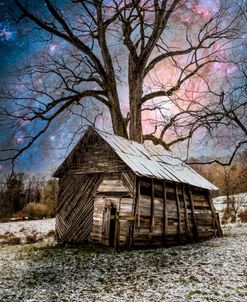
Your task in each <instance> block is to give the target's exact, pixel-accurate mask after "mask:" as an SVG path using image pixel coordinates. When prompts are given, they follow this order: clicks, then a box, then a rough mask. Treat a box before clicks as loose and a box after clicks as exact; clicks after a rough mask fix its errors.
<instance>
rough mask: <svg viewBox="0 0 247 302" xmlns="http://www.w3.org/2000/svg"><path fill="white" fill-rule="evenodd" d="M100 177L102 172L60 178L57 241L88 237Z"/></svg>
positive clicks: (81, 239)
mask: <svg viewBox="0 0 247 302" xmlns="http://www.w3.org/2000/svg"><path fill="white" fill-rule="evenodd" d="M102 178H103V176H102V174H90V175H68V176H67V177H65V178H64V179H61V183H60V193H59V198H58V205H57V215H56V233H57V238H58V241H59V242H82V241H85V240H89V239H90V232H91V230H92V224H93V206H94V195H95V192H96V190H97V187H98V186H99V184H100V183H101V181H102Z"/></svg>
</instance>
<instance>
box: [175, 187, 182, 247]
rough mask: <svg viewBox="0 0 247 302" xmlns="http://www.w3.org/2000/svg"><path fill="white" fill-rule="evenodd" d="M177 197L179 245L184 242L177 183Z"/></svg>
mask: <svg viewBox="0 0 247 302" xmlns="http://www.w3.org/2000/svg"><path fill="white" fill-rule="evenodd" d="M175 196H176V206H177V215H178V227H177V236H178V241H179V243H180V242H181V241H182V226H181V209H180V200H179V194H178V184H177V183H175Z"/></svg>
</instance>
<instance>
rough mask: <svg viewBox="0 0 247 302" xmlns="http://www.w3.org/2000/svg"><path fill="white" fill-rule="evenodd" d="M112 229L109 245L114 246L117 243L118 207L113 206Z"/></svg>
mask: <svg viewBox="0 0 247 302" xmlns="http://www.w3.org/2000/svg"><path fill="white" fill-rule="evenodd" d="M110 217H111V218H110V231H109V246H114V243H115V230H116V207H115V206H113V205H112V206H111V216H110Z"/></svg>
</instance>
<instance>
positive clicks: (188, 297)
mask: <svg viewBox="0 0 247 302" xmlns="http://www.w3.org/2000/svg"><path fill="white" fill-rule="evenodd" d="M201 293H202V292H201V291H200V290H191V291H190V292H189V293H188V295H187V299H191V298H193V296H195V295H199V294H201Z"/></svg>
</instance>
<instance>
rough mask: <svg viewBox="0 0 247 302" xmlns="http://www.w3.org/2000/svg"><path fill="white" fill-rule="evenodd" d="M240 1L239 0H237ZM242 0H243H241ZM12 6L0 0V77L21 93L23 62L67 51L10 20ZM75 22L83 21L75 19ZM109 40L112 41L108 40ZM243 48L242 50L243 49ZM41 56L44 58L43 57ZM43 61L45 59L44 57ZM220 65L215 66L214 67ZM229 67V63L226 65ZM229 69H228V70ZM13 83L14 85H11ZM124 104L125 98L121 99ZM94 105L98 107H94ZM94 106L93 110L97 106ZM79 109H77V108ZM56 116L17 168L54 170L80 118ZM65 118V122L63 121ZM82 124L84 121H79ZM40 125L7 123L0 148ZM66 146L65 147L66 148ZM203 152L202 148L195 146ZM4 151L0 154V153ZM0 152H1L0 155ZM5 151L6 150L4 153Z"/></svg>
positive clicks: (204, 5) (192, 9) (211, 4)
mask: <svg viewBox="0 0 247 302" xmlns="http://www.w3.org/2000/svg"><path fill="white" fill-rule="evenodd" d="M239 1H241V0H239ZM243 1H244V0H243ZM31 3H32V7H33V9H34V10H35V11H36V12H40V13H43V12H44V11H45V9H46V6H45V4H44V1H42V0H41V1H31ZM57 3H58V4H59V5H61V6H64V5H65V3H66V1H64V0H60V1H57ZM218 5H219V1H217V0H216V1H215V0H194V1H192V2H191V3H189V4H188V5H187V6H186V10H185V11H184V13H183V14H182V15H178V16H177V17H176V18H177V19H176V20H175V22H177V23H178V24H179V23H182V24H183V25H184V26H186V27H188V28H189V27H190V23H191V16H193V14H194V15H195V16H196V18H208V17H209V16H210V14H212V13H213V12H215V11H216V10H217V6H218ZM6 9H7V10H14V13H16V8H15V4H14V1H13V0H8V1H7V0H0V79H1V87H4V88H5V89H10V90H11V89H14V90H15V91H14V92H15V93H17V94H18V93H19V94H20V95H22V94H23V93H24V91H25V89H26V87H25V84H24V85H23V84H22V85H19V84H18V85H15V86H13V79H14V81H15V80H16V79H17V77H16V76H15V75H14V72H15V71H16V70H17V69H21V68H22V66H23V64H25V63H27V64H35V63H36V62H39V60H40V58H41V57H42V58H45V57H47V56H53V57H58V58H59V57H61V56H62V54H64V53H65V52H66V51H68V48H67V45H66V42H63V41H61V40H59V39H57V38H53V39H49V40H47V39H46V38H47V36H46V35H45V34H44V33H43V32H42V31H40V30H39V31H37V30H33V27H32V25H31V24H30V23H28V22H27V21H25V20H22V21H21V22H20V23H18V24H16V23H13V21H12V19H11V18H10V17H9V16H8V15H6V13H5V11H6ZM77 22H79V23H80V22H83V19H81V20H80V19H78V21H77ZM109 43H111V41H109ZM243 51H244V50H243ZM43 60H44V59H43ZM43 62H44V64H45V61H43ZM217 68H218V69H220V67H219V66H218V67H217V66H215V69H217ZM229 68H231V66H230V67H229ZM158 72H159V75H160V76H161V77H162V76H163V77H165V71H164V68H163V67H162V66H161V67H160V69H159V70H158ZM229 72H230V71H229ZM36 81H37V82H36V83H35V85H37V87H42V84H43V83H42V80H41V79H36ZM13 87H14V88H13ZM126 91H127V87H126V86H125V85H122V87H121V91H120V95H121V96H122V97H123V100H124V98H125V97H126ZM122 106H123V107H124V106H125V104H124V101H123V102H122ZM86 109H87V111H88V115H89V116H90V114H91V113H92V112H93V111H94V105H93V104H91V105H89V107H88V108H86ZM96 109H97V108H96ZM96 109H95V110H96ZM78 110H79V109H78ZM63 118H64V119H62V118H61V119H60V120H58V121H57V122H56V123H53V124H52V125H51V126H50V128H49V129H48V131H47V132H46V133H45V134H44V135H43V136H42V138H41V139H38V141H37V142H36V143H35V144H34V145H33V146H32V147H31V148H29V149H28V150H27V151H25V152H24V153H23V154H22V155H21V156H20V158H18V160H17V161H16V168H17V170H19V171H24V172H27V173H34V172H46V173H50V171H52V170H54V169H55V168H56V167H57V166H58V164H59V163H60V162H61V160H62V159H63V158H64V155H65V151H66V150H67V151H68V150H70V148H71V147H72V146H70V145H69V142H70V140H71V137H72V136H73V133H74V132H75V129H76V128H77V127H78V125H79V123H80V121H79V118H76V117H75V118H73V119H71V118H68V116H66V117H65V116H64V117H63ZM64 120H65V121H66V122H64ZM107 123H108V122H107V121H105V120H102V121H101V125H102V128H109V125H108V124H107ZM82 126H83V125H82ZM40 127H42V122H40V123H37V124H35V125H33V124H30V123H29V121H28V120H23V121H22V122H21V123H20V124H19V126H18V130H17V131H16V130H15V129H13V128H12V127H11V125H10V124H6V125H5V127H4V128H2V129H1V132H0V145H1V148H3V147H4V148H18V147H20V146H23V145H24V144H25V137H26V135H27V133H29V132H30V131H33V130H37V129H39V128H40ZM67 147H68V149H67ZM198 151H199V152H202V150H198ZM2 155H3V154H2ZM2 155H1V156H2ZM5 155H6V153H5ZM9 171H10V165H9V163H7V162H0V173H8V172H9Z"/></svg>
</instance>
